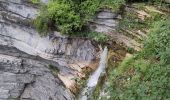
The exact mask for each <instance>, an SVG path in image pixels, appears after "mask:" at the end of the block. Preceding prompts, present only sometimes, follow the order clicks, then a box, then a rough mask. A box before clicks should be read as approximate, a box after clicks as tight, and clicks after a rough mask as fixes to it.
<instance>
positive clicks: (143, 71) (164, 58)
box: [108, 19, 170, 100]
mask: <svg viewBox="0 0 170 100" xmlns="http://www.w3.org/2000/svg"><path fill="white" fill-rule="evenodd" d="M169 54H170V21H169V19H166V20H160V21H158V22H156V23H154V25H153V28H152V29H151V30H150V35H149V38H148V40H147V41H146V44H145V48H144V50H142V51H141V52H140V53H138V54H137V55H135V56H133V57H130V58H127V59H125V60H124V61H123V62H122V63H121V65H120V66H119V67H118V68H116V69H115V70H114V71H113V72H112V76H111V78H110V80H111V81H110V85H109V86H108V90H109V95H110V96H111V97H110V100H169V99H170V96H169V93H170V83H169V81H170V77H169V76H170V60H169V59H170V55H169Z"/></svg>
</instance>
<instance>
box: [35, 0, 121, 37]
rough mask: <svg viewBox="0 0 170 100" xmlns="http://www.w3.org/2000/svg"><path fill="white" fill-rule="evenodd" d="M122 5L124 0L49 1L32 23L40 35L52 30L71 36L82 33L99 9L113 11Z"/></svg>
mask: <svg viewBox="0 0 170 100" xmlns="http://www.w3.org/2000/svg"><path fill="white" fill-rule="evenodd" d="M36 1H37V0H33V2H36ZM122 4H124V0H51V1H50V2H49V3H48V5H46V6H45V5H44V6H43V7H42V9H41V11H40V15H39V16H38V17H37V18H36V20H35V21H34V23H35V26H36V28H37V30H38V31H39V33H40V34H41V35H47V33H48V32H49V31H53V30H57V31H60V32H61V33H63V34H68V35H71V34H74V33H75V32H80V31H82V30H83V29H84V26H85V25H86V23H87V22H88V21H89V20H90V19H91V18H92V17H93V16H94V14H95V13H96V12H97V11H98V10H99V9H100V8H109V9H114V10H115V9H118V8H119V7H120V6H121V5H122Z"/></svg>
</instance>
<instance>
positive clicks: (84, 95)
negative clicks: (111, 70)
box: [80, 47, 108, 100]
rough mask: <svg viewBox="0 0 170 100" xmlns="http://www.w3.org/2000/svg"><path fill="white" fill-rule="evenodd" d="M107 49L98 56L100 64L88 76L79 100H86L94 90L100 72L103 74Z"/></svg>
mask: <svg viewBox="0 0 170 100" xmlns="http://www.w3.org/2000/svg"><path fill="white" fill-rule="evenodd" d="M107 53H108V49H107V47H105V48H104V51H103V53H101V55H100V64H99V67H98V68H97V70H96V71H95V72H94V73H93V74H92V75H91V76H90V78H89V80H88V82H87V86H86V88H84V89H83V91H82V93H81V97H80V100H87V99H88V97H89V96H90V94H91V93H92V92H93V90H94V89H95V86H96V85H97V83H98V80H99V77H100V76H101V74H102V72H105V67H106V62H107Z"/></svg>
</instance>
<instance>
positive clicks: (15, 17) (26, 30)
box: [0, 0, 97, 100]
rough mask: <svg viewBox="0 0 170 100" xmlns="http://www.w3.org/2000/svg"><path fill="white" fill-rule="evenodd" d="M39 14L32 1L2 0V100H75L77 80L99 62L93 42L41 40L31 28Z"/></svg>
mask: <svg viewBox="0 0 170 100" xmlns="http://www.w3.org/2000/svg"><path fill="white" fill-rule="evenodd" d="M37 13H38V12H37V8H36V7H34V6H33V5H32V4H30V0H0V80H1V81H0V99H2V100H7V99H12V98H19V99H26V100H30V99H34V100H72V99H73V97H74V96H73V92H76V91H77V89H76V85H75V84H76V82H75V80H74V79H76V78H81V77H84V73H82V69H83V68H84V67H87V66H89V65H90V64H91V63H92V62H93V61H95V59H96V55H97V51H96V48H95V45H94V44H93V43H92V42H91V41H90V40H86V39H78V38H68V37H66V36H61V35H59V33H57V32H55V33H53V34H51V35H50V36H47V37H40V36H39V34H38V33H37V32H36V31H35V29H34V28H32V26H31V24H30V22H31V20H32V19H33V18H35V17H36V15H37ZM49 66H53V67H54V68H53V69H50V68H49ZM54 69H55V70H54ZM53 71H56V72H53ZM70 91H71V92H70Z"/></svg>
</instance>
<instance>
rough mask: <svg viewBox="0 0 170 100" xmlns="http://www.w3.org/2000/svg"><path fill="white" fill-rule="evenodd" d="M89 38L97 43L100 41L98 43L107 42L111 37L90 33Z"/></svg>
mask: <svg viewBox="0 0 170 100" xmlns="http://www.w3.org/2000/svg"><path fill="white" fill-rule="evenodd" d="M87 37H89V38H91V39H93V40H95V41H98V42H101V43H103V42H106V41H108V39H109V37H108V36H107V35H104V34H102V33H98V32H89V33H88V34H87Z"/></svg>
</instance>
